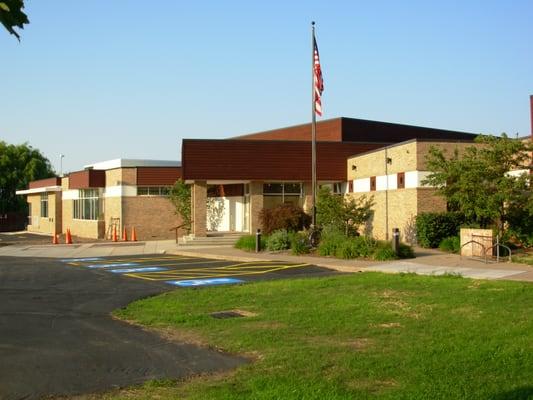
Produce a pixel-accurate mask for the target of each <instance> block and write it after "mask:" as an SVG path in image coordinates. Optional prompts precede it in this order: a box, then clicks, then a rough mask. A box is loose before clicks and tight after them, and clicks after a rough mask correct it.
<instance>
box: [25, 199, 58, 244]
mask: <svg viewBox="0 0 533 400" xmlns="http://www.w3.org/2000/svg"><path fill="white" fill-rule="evenodd" d="M26 201H27V202H28V203H29V204H31V214H32V215H31V216H32V224H31V225H28V228H27V229H28V232H39V233H49V234H54V233H61V220H62V217H61V193H60V192H49V193H48V217H44V218H43V217H41V193H38V194H33V195H28V197H27V200H26Z"/></svg>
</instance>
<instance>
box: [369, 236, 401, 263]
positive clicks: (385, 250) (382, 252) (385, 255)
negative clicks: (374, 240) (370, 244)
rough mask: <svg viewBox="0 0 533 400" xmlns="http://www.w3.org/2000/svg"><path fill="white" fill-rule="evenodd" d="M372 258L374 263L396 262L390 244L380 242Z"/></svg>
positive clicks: (395, 256)
mask: <svg viewBox="0 0 533 400" xmlns="http://www.w3.org/2000/svg"><path fill="white" fill-rule="evenodd" d="M372 258H373V259H374V260H376V261H387V260H396V259H397V258H398V256H397V255H396V253H395V252H394V250H393V249H392V244H391V243H390V242H386V241H383V240H380V241H379V242H378V245H377V247H376V248H375V250H374V252H373V253H372Z"/></svg>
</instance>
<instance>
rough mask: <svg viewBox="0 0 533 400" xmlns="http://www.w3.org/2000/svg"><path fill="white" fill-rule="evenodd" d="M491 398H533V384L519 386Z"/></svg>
mask: <svg viewBox="0 0 533 400" xmlns="http://www.w3.org/2000/svg"><path fill="white" fill-rule="evenodd" d="M490 400H533V386H524V387H519V388H516V389H513V390H510V391H508V392H503V393H499V394H497V395H496V396H494V397H491V398H490Z"/></svg>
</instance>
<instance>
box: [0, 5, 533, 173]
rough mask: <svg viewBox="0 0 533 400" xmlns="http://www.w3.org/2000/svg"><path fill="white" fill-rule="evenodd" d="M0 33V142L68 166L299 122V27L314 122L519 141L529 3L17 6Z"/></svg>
mask: <svg viewBox="0 0 533 400" xmlns="http://www.w3.org/2000/svg"><path fill="white" fill-rule="evenodd" d="M26 12H27V13H28V15H29V18H30V21H31V24H30V25H28V27H27V28H26V29H25V30H24V31H22V40H21V42H20V43H18V42H17V40H16V39H15V37H13V36H10V35H8V34H7V32H4V31H1V30H0V49H1V52H0V76H1V80H2V84H1V86H0V87H1V90H0V139H1V140H5V141H7V142H9V143H22V142H25V141H27V142H29V143H30V144H31V145H33V146H34V147H37V148H39V149H41V150H42V151H43V153H44V154H45V155H46V156H47V157H48V158H50V160H51V161H52V163H53V164H54V166H56V168H58V163H59V161H58V160H59V154H60V153H63V154H65V159H64V170H67V171H68V170H77V169H80V168H81V167H82V165H84V164H88V163H91V162H95V161H101V160H106V159H111V158H119V157H123V158H156V159H180V155H181V146H180V143H181V139H183V138H224V137H229V136H235V135H239V134H245V133H251V132H256V131H261V130H266V129H273V128H278V127H282V126H287V125H294V124H300V123H305V122H308V121H309V120H310V90H311V88H310V80H311V77H310V62H311V49H310V21H311V20H316V22H317V40H318V45H319V48H320V56H321V62H322V69H323V72H324V81H325V92H324V97H323V107H324V118H326V119H327V118H334V117H339V116H346V117H354V118H364V119H372V120H380V121H388V122H398V123H406V124H413V125H421V126H430V127H436V128H445V129H453V130H461V131H468V132H474V133H493V134H499V133H501V132H507V133H508V134H510V135H515V134H516V133H517V132H518V133H519V134H520V135H521V136H525V135H527V134H529V133H530V119H529V95H530V94H533V23H531V21H532V20H533V1H531V0H513V1H490V0H489V1H476V0H472V1H445V2H435V1H427V0H426V1H407V0H406V1H401V2H400V1H392V0H391V1H324V0H322V1H292V2H287V1H276V0H271V1H269V2H250V1H212V2H208V1H195V2H182V1H178V0H173V1H171V0H160V1H157V2H149V1H146V0H144V1H138V0H121V1H120V0H114V1H109V0H107V1H104V0H92V1H72V0H47V1H37V0H26Z"/></svg>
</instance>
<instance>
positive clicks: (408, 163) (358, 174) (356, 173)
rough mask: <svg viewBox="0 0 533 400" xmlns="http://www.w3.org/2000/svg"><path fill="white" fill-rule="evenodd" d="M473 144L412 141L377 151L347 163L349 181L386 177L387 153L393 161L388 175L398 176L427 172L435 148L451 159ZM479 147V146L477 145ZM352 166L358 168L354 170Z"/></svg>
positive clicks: (354, 158)
mask: <svg viewBox="0 0 533 400" xmlns="http://www.w3.org/2000/svg"><path fill="white" fill-rule="evenodd" d="M473 145H474V144H473V143H460V142H423V141H411V142H408V143H405V144H401V145H397V146H392V147H389V148H387V149H386V150H385V149H382V150H376V151H373V152H371V153H368V154H363V155H360V156H354V157H350V158H349V159H348V162H347V168H348V179H349V180H352V179H359V178H368V177H370V176H379V175H385V153H386V157H388V158H390V159H391V163H390V164H388V165H387V172H388V174H396V173H398V172H406V171H416V170H418V171H426V170H427V162H426V155H427V154H428V153H429V149H430V148H431V147H432V146H434V147H437V148H440V149H443V150H444V151H445V154H446V155H447V156H448V157H449V156H451V155H452V154H453V152H454V150H455V149H456V148H457V149H458V150H459V154H460V155H461V154H463V153H464V151H465V149H466V148H468V147H471V146H473ZM476 146H479V145H476ZM352 165H355V166H356V167H357V169H356V170H353V169H352Z"/></svg>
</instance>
